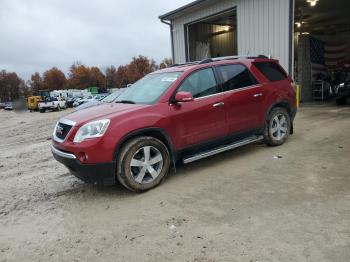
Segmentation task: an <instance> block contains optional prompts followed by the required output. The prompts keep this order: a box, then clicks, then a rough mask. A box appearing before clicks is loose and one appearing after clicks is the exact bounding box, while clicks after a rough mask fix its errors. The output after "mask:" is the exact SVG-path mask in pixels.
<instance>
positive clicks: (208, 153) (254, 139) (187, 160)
mask: <svg viewBox="0 0 350 262" xmlns="http://www.w3.org/2000/svg"><path fill="white" fill-rule="evenodd" d="M263 139H264V137H263V136H253V137H249V138H246V139H243V140H240V141H237V142H235V143H233V144H230V145H225V146H222V147H217V148H215V149H213V150H210V151H206V152H204V153H200V154H197V155H193V156H191V157H188V158H184V159H183V163H184V164H188V163H191V162H194V161H197V160H199V159H202V158H206V157H209V156H212V155H216V154H219V153H222V152H225V151H228V150H231V149H234V148H237V147H241V146H245V145H248V144H251V143H254V142H258V141H261V140H263Z"/></svg>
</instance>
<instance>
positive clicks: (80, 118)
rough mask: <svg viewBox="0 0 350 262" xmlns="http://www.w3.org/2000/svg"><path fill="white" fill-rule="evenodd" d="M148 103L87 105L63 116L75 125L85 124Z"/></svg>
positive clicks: (141, 106)
mask: <svg viewBox="0 0 350 262" xmlns="http://www.w3.org/2000/svg"><path fill="white" fill-rule="evenodd" d="M149 106H150V105H142V104H136V105H134V104H119V103H104V104H100V105H97V106H93V107H89V108H86V109H84V110H79V111H76V112H74V113H72V114H70V115H67V116H65V117H64V118H65V119H68V120H71V121H74V122H76V123H77V125H80V124H85V123H87V122H90V121H93V120H98V119H104V118H109V119H110V118H112V117H115V116H118V115H121V114H125V113H129V112H132V111H137V110H139V109H142V108H146V107H149Z"/></svg>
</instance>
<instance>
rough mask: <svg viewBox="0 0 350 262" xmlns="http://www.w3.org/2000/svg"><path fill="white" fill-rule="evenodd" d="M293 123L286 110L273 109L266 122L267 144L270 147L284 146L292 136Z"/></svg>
mask: <svg viewBox="0 0 350 262" xmlns="http://www.w3.org/2000/svg"><path fill="white" fill-rule="evenodd" d="M290 129H291V121H290V116H289V114H288V112H287V110H286V109H285V108H281V107H276V108H273V109H272V110H271V112H270V114H269V115H268V117H267V120H266V128H265V134H264V140H265V143H266V144H267V145H269V146H280V145H282V144H284V143H285V142H286V141H287V139H288V137H289V134H290Z"/></svg>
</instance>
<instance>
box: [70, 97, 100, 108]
mask: <svg viewBox="0 0 350 262" xmlns="http://www.w3.org/2000/svg"><path fill="white" fill-rule="evenodd" d="M100 104H102V102H101V101H98V100H96V99H94V100H91V101H89V102H86V103H84V104H81V105H80V106H77V107H76V108H74V111H78V110H82V109H85V108H89V107H92V106H97V105H100Z"/></svg>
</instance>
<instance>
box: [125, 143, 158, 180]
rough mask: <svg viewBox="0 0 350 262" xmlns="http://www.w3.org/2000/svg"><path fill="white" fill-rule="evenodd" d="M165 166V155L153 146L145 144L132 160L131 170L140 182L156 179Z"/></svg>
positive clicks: (135, 178)
mask: <svg viewBox="0 0 350 262" xmlns="http://www.w3.org/2000/svg"><path fill="white" fill-rule="evenodd" d="M162 168H163V156H162V154H161V152H160V151H159V150H158V149H157V148H155V147H153V146H144V147H142V148H140V149H139V150H137V151H136V153H135V154H134V155H133V157H132V159H131V161H130V172H131V175H132V176H133V178H134V180H135V181H136V182H137V183H140V184H147V183H151V182H152V181H154V180H155V179H156V178H157V177H158V176H159V174H160V173H161V171H162Z"/></svg>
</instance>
